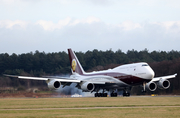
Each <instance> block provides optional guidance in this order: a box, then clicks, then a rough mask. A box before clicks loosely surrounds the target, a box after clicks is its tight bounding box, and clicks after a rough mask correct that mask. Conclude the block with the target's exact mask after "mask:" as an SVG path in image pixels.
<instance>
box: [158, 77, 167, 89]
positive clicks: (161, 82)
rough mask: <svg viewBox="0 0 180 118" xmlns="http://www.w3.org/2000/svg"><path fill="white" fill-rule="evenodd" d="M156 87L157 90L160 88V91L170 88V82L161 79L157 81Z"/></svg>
mask: <svg viewBox="0 0 180 118" xmlns="http://www.w3.org/2000/svg"><path fill="white" fill-rule="evenodd" d="M157 85H158V88H160V89H167V88H169V87H170V82H169V80H167V79H161V80H159V82H158V83H157Z"/></svg>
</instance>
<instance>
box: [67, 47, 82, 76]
mask: <svg viewBox="0 0 180 118" xmlns="http://www.w3.org/2000/svg"><path fill="white" fill-rule="evenodd" d="M68 54H69V61H70V65H71V70H72V73H78V74H80V75H83V74H84V73H85V72H84V70H83V68H82V66H81V64H80V63H79V60H78V59H77V57H76V55H75V54H74V52H73V51H72V50H71V49H68Z"/></svg>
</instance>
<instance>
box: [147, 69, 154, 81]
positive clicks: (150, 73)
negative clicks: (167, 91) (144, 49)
mask: <svg viewBox="0 0 180 118" xmlns="http://www.w3.org/2000/svg"><path fill="white" fill-rule="evenodd" d="M154 75H155V73H154V71H153V70H152V69H150V70H149V73H148V78H149V79H153V78H154Z"/></svg>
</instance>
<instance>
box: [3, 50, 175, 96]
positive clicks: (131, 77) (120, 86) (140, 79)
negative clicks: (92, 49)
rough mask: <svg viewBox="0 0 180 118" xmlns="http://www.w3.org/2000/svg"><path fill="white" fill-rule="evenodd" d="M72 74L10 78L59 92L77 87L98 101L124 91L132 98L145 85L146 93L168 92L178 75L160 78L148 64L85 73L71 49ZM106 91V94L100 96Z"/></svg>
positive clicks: (124, 93) (133, 64) (69, 52)
mask: <svg viewBox="0 0 180 118" xmlns="http://www.w3.org/2000/svg"><path fill="white" fill-rule="evenodd" d="M68 54H69V60H70V65H71V71H72V74H71V76H70V77H27V76H16V75H6V74H5V76H8V77H16V78H19V79H31V80H45V81H46V83H47V85H48V87H49V88H50V89H59V88H60V87H61V86H62V88H64V87H65V86H70V85H71V84H72V83H76V86H75V87H77V88H78V89H81V90H82V91H83V92H91V93H92V92H95V93H94V97H107V95H108V93H107V92H110V96H111V97H117V92H118V91H119V90H123V96H126V97H128V96H130V89H131V88H132V87H133V86H137V85H142V86H143V90H142V91H143V92H145V91H146V89H148V90H150V91H155V90H156V89H157V88H160V89H167V88H169V87H170V82H169V80H168V79H170V78H175V77H176V76H177V74H174V75H168V76H162V77H156V78H154V76H155V73H154V71H153V70H152V68H151V67H150V66H149V65H148V64H147V63H145V62H140V63H132V64H125V65H121V66H118V67H115V68H113V69H108V70H103V71H97V72H88V73H87V72H85V71H84V69H83V68H82V66H81V64H80V62H79V60H78V58H77V57H76V55H75V53H74V52H73V51H72V49H68ZM99 91H102V92H99Z"/></svg>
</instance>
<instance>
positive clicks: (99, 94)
mask: <svg viewBox="0 0 180 118" xmlns="http://www.w3.org/2000/svg"><path fill="white" fill-rule="evenodd" d="M94 97H107V93H95V94H94Z"/></svg>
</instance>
